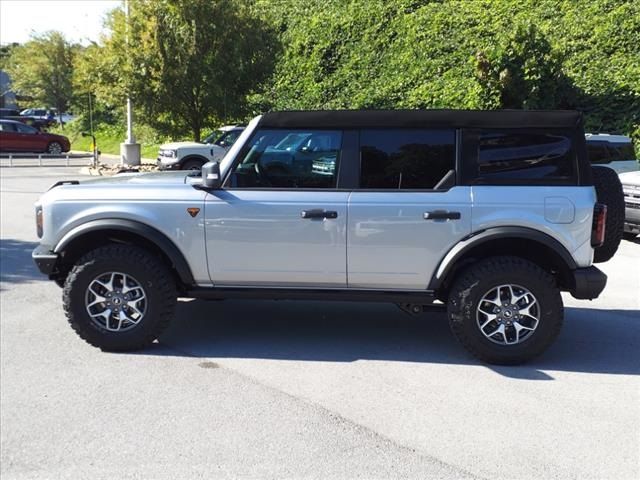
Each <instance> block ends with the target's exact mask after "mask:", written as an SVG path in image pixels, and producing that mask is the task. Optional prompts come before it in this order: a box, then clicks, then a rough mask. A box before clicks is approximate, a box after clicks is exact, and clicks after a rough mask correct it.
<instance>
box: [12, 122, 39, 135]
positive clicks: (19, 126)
mask: <svg viewBox="0 0 640 480" xmlns="http://www.w3.org/2000/svg"><path fill="white" fill-rule="evenodd" d="M15 125H16V130H17V131H18V132H20V133H30V134H36V133H38V130H36V129H35V128H33V127H30V126H29V125H24V124H22V123H19V124H18V123H17V124H15Z"/></svg>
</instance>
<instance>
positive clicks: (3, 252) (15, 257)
mask: <svg viewBox="0 0 640 480" xmlns="http://www.w3.org/2000/svg"><path fill="white" fill-rule="evenodd" d="M36 245H37V243H35V242H25V241H23V240H14V239H11V238H9V239H7V238H2V239H0V281H1V282H3V283H7V284H10V283H27V282H32V281H38V280H46V279H47V278H46V277H45V276H44V275H42V274H41V273H40V272H39V271H38V269H37V268H36V265H35V263H33V260H32V259H31V251H32V250H33V249H34V248H36ZM1 289H2V288H0V290H1Z"/></svg>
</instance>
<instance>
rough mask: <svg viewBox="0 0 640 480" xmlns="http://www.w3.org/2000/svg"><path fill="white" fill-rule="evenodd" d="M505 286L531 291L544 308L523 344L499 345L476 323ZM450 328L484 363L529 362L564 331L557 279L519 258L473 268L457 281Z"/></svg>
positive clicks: (498, 259)
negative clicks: (493, 293)
mask: <svg viewBox="0 0 640 480" xmlns="http://www.w3.org/2000/svg"><path fill="white" fill-rule="evenodd" d="M504 284H514V285H520V286H522V287H524V288H526V289H528V290H529V291H530V292H531V293H532V294H533V295H534V296H535V298H536V299H537V301H538V304H539V306H540V320H539V324H538V326H537V328H536V330H535V331H533V332H532V333H531V335H530V336H529V337H528V338H526V339H525V340H524V341H522V343H518V344H515V345H498V344H496V343H493V342H491V341H490V340H488V339H487V338H486V337H485V336H484V335H483V334H482V332H481V331H480V327H479V326H478V325H477V321H476V309H477V307H478V303H479V302H480V300H481V299H482V297H483V296H484V295H485V294H486V293H487V292H489V291H490V290H491V289H492V288H495V287H497V286H499V285H504ZM447 313H448V318H449V326H450V328H451V331H452V332H453V334H454V335H455V337H456V338H457V339H458V341H459V342H460V343H461V344H462V345H463V346H464V347H465V348H466V349H467V350H468V351H469V352H470V353H471V354H473V355H474V356H475V357H477V358H479V359H480V360H482V361H484V362H487V363H492V364H498V365H516V364H520V363H524V362H527V361H529V360H531V359H533V358H535V357H537V356H538V355H540V354H541V353H542V352H544V351H545V350H546V349H547V348H548V347H549V346H550V345H551V344H552V343H553V342H554V340H555V339H556V337H557V336H558V334H559V333H560V329H561V328H562V323H563V317H564V308H563V305H562V297H561V296H560V290H559V289H558V287H557V286H556V281H555V279H554V278H553V277H552V276H551V275H550V274H549V273H547V272H546V271H544V270H543V269H542V268H540V267H538V266H537V265H536V264H534V263H532V262H530V261H528V260H525V259H522V258H519V257H510V256H504V257H491V258H488V259H486V260H482V261H480V262H478V263H476V264H473V265H471V266H470V267H468V268H467V269H466V270H464V271H463V272H462V273H461V274H460V275H458V277H457V278H456V280H455V282H454V284H453V287H452V289H451V291H450V293H449V299H448V304H447Z"/></svg>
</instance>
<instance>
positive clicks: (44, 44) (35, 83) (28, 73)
mask: <svg viewBox="0 0 640 480" xmlns="http://www.w3.org/2000/svg"><path fill="white" fill-rule="evenodd" d="M77 48H78V47H77V46H74V45H71V44H70V43H69V42H67V41H66V40H65V38H64V36H63V35H62V34H61V33H60V32H55V31H54V32H48V33H45V34H43V35H41V36H37V37H34V38H33V39H31V40H29V41H28V42H26V43H25V44H23V45H19V46H14V47H12V48H11V50H10V55H9V58H8V59H7V60H6V65H5V68H6V70H7V72H8V73H9V75H10V77H11V82H12V88H13V89H14V90H15V91H16V93H17V94H19V95H21V96H23V97H29V98H31V99H32V102H33V104H34V105H37V106H51V105H53V106H55V107H56V108H57V109H58V112H61V113H62V112H64V111H66V109H67V107H68V106H69V104H70V102H71V98H72V95H73V89H72V83H71V79H72V74H73V57H74V55H75V52H76V51H77Z"/></svg>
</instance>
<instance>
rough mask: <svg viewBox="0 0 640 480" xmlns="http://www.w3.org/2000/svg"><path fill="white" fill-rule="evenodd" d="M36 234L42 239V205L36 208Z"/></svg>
mask: <svg viewBox="0 0 640 480" xmlns="http://www.w3.org/2000/svg"><path fill="white" fill-rule="evenodd" d="M36 233H37V234H38V238H42V233H43V229H42V207H41V206H40V205H38V206H37V207H36Z"/></svg>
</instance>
